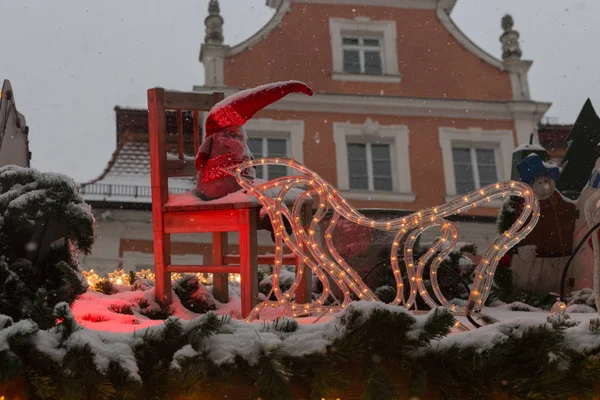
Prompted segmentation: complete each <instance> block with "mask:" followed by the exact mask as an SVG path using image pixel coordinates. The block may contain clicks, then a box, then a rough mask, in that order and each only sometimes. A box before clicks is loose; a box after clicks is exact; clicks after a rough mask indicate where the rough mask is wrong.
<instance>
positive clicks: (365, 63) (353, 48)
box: [342, 36, 383, 75]
mask: <svg viewBox="0 0 600 400" xmlns="http://www.w3.org/2000/svg"><path fill="white" fill-rule="evenodd" d="M342 50H343V56H344V72H345V73H347V74H368V75H381V74H383V63H382V60H381V58H382V55H381V40H380V39H379V38H373V37H361V36H346V37H344V38H343V39H342Z"/></svg>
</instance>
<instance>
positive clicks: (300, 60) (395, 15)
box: [224, 2, 512, 100]
mask: <svg viewBox="0 0 600 400" xmlns="http://www.w3.org/2000/svg"><path fill="white" fill-rule="evenodd" d="M340 3H341V4H340ZM365 3H368V2H365ZM331 17H335V18H345V19H354V18H356V17H361V18H365V19H366V18H368V19H370V20H372V21H388V20H392V21H395V23H396V27H397V43H396V48H397V54H398V67H399V70H400V71H401V73H402V75H403V82H401V83H400V84H392V85H390V84H388V83H371V82H339V81H334V80H332V79H331V77H330V75H331V72H332V71H331V69H332V67H331V59H332V49H331V46H330V32H329V22H328V20H329V18H331ZM224 72H225V85H227V86H230V87H237V88H244V87H252V86H256V85H259V84H263V83H266V82H277V81H286V80H290V79H298V80H301V81H304V82H306V83H307V84H308V85H310V86H311V87H312V88H313V89H314V90H315V91H316V92H320V93H346V94H363V95H368V94H371V95H376V96H379V95H381V94H382V93H383V95H385V96H407V97H415V98H419V97H433V98H440V99H443V98H451V99H468V100H510V99H512V92H511V86H510V76H509V74H508V73H507V72H502V71H499V70H497V69H495V68H494V67H492V66H490V65H488V64H485V63H483V62H481V60H480V59H478V58H477V57H476V56H474V55H473V54H472V53H470V52H469V51H468V50H466V49H465V48H464V47H462V46H461V45H460V44H459V43H458V42H457V41H456V39H454V38H453V37H452V36H451V35H449V33H448V31H447V30H446V29H445V28H444V27H443V26H442V24H441V23H440V21H439V20H438V18H437V17H436V12H435V10H421V9H410V8H397V7H373V6H355V5H344V4H343V2H339V4H335V5H333V4H305V3H298V4H296V3H293V2H292V4H291V7H290V10H289V11H288V13H287V14H286V15H285V16H284V18H283V20H282V21H281V23H280V25H279V26H278V27H277V28H276V29H275V30H273V31H272V32H270V33H269V35H268V36H267V37H266V38H265V39H264V40H262V41H260V42H258V43H257V44H256V45H254V46H253V47H252V48H251V49H250V50H248V51H246V52H243V53H241V54H238V55H235V56H232V57H227V58H226V59H225V67H224Z"/></svg>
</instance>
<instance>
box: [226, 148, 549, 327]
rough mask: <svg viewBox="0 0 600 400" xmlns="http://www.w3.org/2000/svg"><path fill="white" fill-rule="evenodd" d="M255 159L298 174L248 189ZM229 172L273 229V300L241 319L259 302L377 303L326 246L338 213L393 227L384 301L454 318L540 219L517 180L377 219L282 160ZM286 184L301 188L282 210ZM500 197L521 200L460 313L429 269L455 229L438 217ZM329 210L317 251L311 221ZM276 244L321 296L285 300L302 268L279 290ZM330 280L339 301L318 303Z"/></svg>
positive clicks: (454, 237)
mask: <svg viewBox="0 0 600 400" xmlns="http://www.w3.org/2000/svg"><path fill="white" fill-rule="evenodd" d="M257 164H260V165H269V164H276V165H284V166H286V167H288V168H289V169H294V170H297V171H299V172H300V174H299V175H293V176H285V177H280V178H276V179H273V180H270V181H268V182H265V183H262V184H260V185H258V186H254V185H253V183H252V181H249V180H247V179H245V178H244V177H242V175H241V172H242V171H243V170H244V169H246V168H249V167H252V166H254V165H257ZM230 173H231V174H232V175H233V176H235V178H236V180H237V182H238V183H239V184H240V186H241V187H242V188H244V189H246V190H247V191H248V192H249V193H250V194H252V195H253V196H255V197H256V198H257V199H258V201H259V202H260V203H261V204H262V205H263V207H264V209H265V211H266V212H267V214H268V216H269V218H270V220H271V222H272V224H273V228H274V232H275V246H276V248H275V264H276V265H275V268H274V270H273V288H274V294H275V297H276V299H277V300H276V301H273V300H268V299H267V300H265V301H263V302H262V303H261V304H259V305H258V306H256V307H255V308H254V309H253V311H252V312H251V313H250V315H249V316H248V317H247V321H252V320H254V319H256V318H258V315H259V313H260V310H262V309H263V308H264V307H267V306H272V307H285V308H286V309H287V311H289V313H290V314H291V315H292V316H300V315H306V314H309V313H312V312H322V313H328V312H335V311H337V310H339V309H340V308H344V307H345V306H346V305H347V304H348V303H349V302H350V301H352V297H351V296H352V294H353V295H355V296H357V297H358V298H359V299H361V300H366V301H379V299H378V298H377V296H376V295H375V294H374V293H373V291H372V290H371V289H370V288H369V287H368V286H367V285H366V284H365V283H364V282H363V280H362V279H361V278H360V276H359V275H358V274H357V273H356V272H355V271H354V269H353V268H352V267H351V266H349V265H348V264H347V263H346V261H345V260H344V259H343V257H341V256H340V254H339V253H338V252H337V251H336V249H335V247H334V245H333V240H332V238H333V231H334V229H335V227H336V226H337V224H338V222H339V221H340V220H341V219H342V218H343V219H346V220H348V221H351V222H353V223H355V224H357V225H360V226H365V227H369V228H373V229H377V230H381V231H396V235H395V236H394V240H393V244H392V247H391V253H390V260H391V266H392V272H393V274H394V278H395V280H396V286H397V287H396V296H395V298H394V300H393V302H392V304H393V305H402V306H404V307H406V308H410V307H412V306H413V305H415V300H416V296H417V294H419V295H420V296H421V297H422V298H423V300H424V301H425V302H426V303H427V304H428V305H429V306H430V307H437V306H439V305H442V306H444V307H447V308H448V309H449V310H450V311H451V312H453V313H454V314H456V315H459V314H462V315H467V316H468V315H470V314H471V313H473V312H477V311H479V310H481V308H482V307H483V304H484V303H485V300H486V299H487V297H488V296H489V293H490V288H491V286H492V285H491V283H492V280H493V276H494V273H495V270H496V266H497V265H498V261H499V260H500V258H501V257H502V256H503V255H504V254H506V252H507V251H508V250H509V249H510V248H511V247H513V246H514V245H515V244H517V243H518V242H519V241H521V240H522V239H523V238H525V237H526V236H527V235H528V234H529V232H531V230H532V229H533V228H534V226H535V225H536V223H537V221H538V219H539V217H540V206H539V202H538V200H537V199H536V197H535V195H534V194H533V191H532V190H531V188H530V187H529V186H528V185H527V184H525V183H521V182H515V181H509V182H499V183H495V184H491V185H487V186H484V187H482V188H479V189H477V190H476V191H473V192H470V193H467V194H465V195H463V196H461V197H458V198H456V199H454V200H452V201H451V202H449V203H446V204H444V205H441V206H437V207H433V208H428V209H425V210H421V211H418V212H416V213H414V214H412V215H410V216H407V217H402V218H396V219H391V220H387V221H377V220H374V219H371V218H368V217H366V216H365V215H362V214H361V213H360V212H358V211H357V210H356V209H355V208H353V207H352V206H350V205H349V204H348V202H347V201H346V199H344V197H343V196H342V195H341V194H340V192H339V191H338V190H337V189H336V188H334V187H333V186H331V185H330V184H329V183H328V182H327V181H325V180H324V179H323V178H321V177H320V176H319V175H318V174H317V173H315V172H314V171H311V170H310V169H309V168H307V167H306V166H304V165H302V164H299V163H297V162H295V161H294V160H290V159H284V158H262V159H258V160H250V161H246V162H244V163H243V164H241V165H240V166H238V167H237V168H236V169H235V171H230ZM293 187H298V188H302V189H305V191H304V192H303V193H302V194H301V195H300V196H298V198H297V199H296V200H295V202H294V204H293V206H292V209H291V210H290V209H289V208H288V206H286V204H285V202H284V199H285V196H286V194H287V193H288V192H289V191H290V190H291V189H292V188H293ZM274 189H275V190H274ZM277 189H278V190H277ZM273 193H275V194H273ZM506 196H517V197H521V198H523V199H524V207H523V210H522V212H521V215H520V216H519V218H517V221H516V222H515V223H514V224H513V225H512V226H511V227H510V228H509V229H508V230H507V231H506V232H504V233H503V234H501V235H498V236H497V237H496V238H495V239H494V241H493V242H492V243H491V245H490V246H489V247H488V248H487V250H486V251H485V253H484V255H483V257H482V259H481V261H480V262H479V264H478V265H477V267H476V269H475V279H474V281H473V285H472V288H471V291H470V293H469V298H468V301H467V306H466V307H465V309H464V310H463V311H462V312H460V311H459V310H458V309H457V306H455V305H453V304H450V302H449V301H448V300H447V299H446V298H445V297H444V295H443V294H442V292H441V290H440V287H439V284H438V280H437V270H438V268H439V267H440V264H441V262H442V261H443V260H444V258H445V257H446V256H447V255H448V254H449V253H450V252H451V251H452V250H453V248H454V247H455V246H456V244H457V242H458V230H457V228H456V226H455V225H454V224H453V223H451V222H449V221H447V220H445V219H444V218H445V217H447V216H449V215H452V214H457V213H464V212H467V211H469V210H471V209H473V208H475V207H478V206H480V205H482V204H487V203H489V202H490V201H491V200H493V199H496V198H501V197H506ZM309 200H312V201H313V202H314V204H318V207H317V208H316V211H315V213H314V216H313V218H312V220H311V221H310V223H309V224H308V226H306V227H304V226H302V224H301V221H302V217H301V215H302V212H303V209H302V207H303V206H304V205H305V204H306V203H307V202H308V201H309ZM329 209H332V211H333V215H332V217H331V220H330V222H329V225H328V226H327V228H326V230H325V232H324V238H325V248H323V247H322V246H321V243H320V242H319V240H318V238H317V235H316V231H317V226H318V225H319V223H320V222H321V220H322V219H323V217H324V216H325V215H326V213H327V211H329ZM283 218H286V219H287V220H288V221H289V222H290V225H291V227H292V231H293V235H289V234H288V233H287V232H286V230H285V228H284V220H283ZM438 226H440V227H441V230H442V236H441V239H440V240H439V241H438V242H437V243H436V244H434V246H433V247H432V248H431V249H430V250H429V252H428V253H427V254H425V255H424V256H423V257H422V258H421V259H420V260H419V262H418V263H417V264H416V265H415V261H414V258H413V254H414V246H415V243H416V241H417V239H418V237H419V236H420V235H422V234H423V232H425V231H426V230H427V229H430V228H433V227H438ZM283 243H285V244H286V245H287V246H288V247H289V248H290V250H291V251H292V252H293V253H294V254H295V255H296V256H297V257H299V258H300V259H301V260H302V261H303V263H304V264H305V265H307V266H308V267H309V268H310V269H311V270H312V272H313V273H314V274H315V276H316V277H317V279H319V281H320V282H321V283H322V285H323V293H322V294H321V295H320V296H319V298H317V299H316V300H313V301H311V302H310V303H307V304H296V303H295V302H294V300H293V298H294V295H293V294H294V293H295V291H296V290H297V288H298V286H299V284H300V279H302V276H303V275H302V274H303V272H302V269H300V270H299V271H297V273H296V279H295V280H294V283H293V284H292V286H291V287H290V289H289V290H287V291H286V292H284V293H282V292H281V290H280V288H279V273H280V271H281V265H282V259H283ZM400 243H404V248H403V249H402V250H403V253H404V260H405V264H406V271H407V277H408V283H409V288H408V289H409V295H408V299H405V298H404V290H405V287H404V283H403V280H402V279H403V277H402V273H401V270H400V266H399V261H398V251H399V248H400ZM429 260H431V266H430V271H431V274H430V278H431V284H432V289H433V296H432V295H431V294H430V293H429V292H428V291H427V288H426V287H425V283H424V282H423V272H424V268H425V266H426V265H427V263H428V261H429ZM330 280H331V281H333V282H334V283H335V284H336V285H337V286H338V287H339V288H340V290H341V292H342V294H343V300H342V301H341V304H338V305H335V306H324V304H325V302H326V300H327V299H328V297H329V296H330V294H333V293H332V292H331V286H330ZM275 288H276V289H277V290H275Z"/></svg>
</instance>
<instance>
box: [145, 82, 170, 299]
mask: <svg viewBox="0 0 600 400" xmlns="http://www.w3.org/2000/svg"><path fill="white" fill-rule="evenodd" d="M164 96H165V91H164V89H160V88H154V89H149V90H148V141H149V148H150V165H151V168H150V186H151V188H152V222H153V224H152V225H153V226H152V230H153V233H154V272H155V275H156V288H155V290H156V291H155V295H156V299H157V300H159V301H161V302H163V303H165V304H171V300H172V299H171V277H170V276H169V273H168V272H167V269H166V266H167V265H169V264H171V236H170V235H168V234H166V233H165V231H164V220H163V214H162V207H163V205H164V204H165V203H166V202H167V199H168V198H169V187H168V179H167V148H166V142H167V141H166V130H167V128H166V121H165V109H164Z"/></svg>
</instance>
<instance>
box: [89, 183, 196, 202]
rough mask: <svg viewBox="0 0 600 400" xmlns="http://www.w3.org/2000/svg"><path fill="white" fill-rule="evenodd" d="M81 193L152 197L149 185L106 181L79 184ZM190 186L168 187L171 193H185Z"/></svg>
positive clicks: (106, 195) (105, 195)
mask: <svg viewBox="0 0 600 400" xmlns="http://www.w3.org/2000/svg"><path fill="white" fill-rule="evenodd" d="M80 189H81V194H82V195H90V196H104V197H113V196H114V197H133V198H147V199H149V198H150V197H152V189H151V188H150V186H136V185H116V184H115V185H113V184H106V183H92V184H90V185H85V186H81V187H80ZM190 189H191V188H188V189H186V188H169V192H171V193H185V192H187V191H188V190H190Z"/></svg>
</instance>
